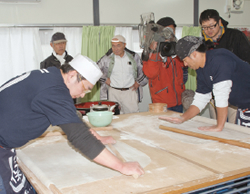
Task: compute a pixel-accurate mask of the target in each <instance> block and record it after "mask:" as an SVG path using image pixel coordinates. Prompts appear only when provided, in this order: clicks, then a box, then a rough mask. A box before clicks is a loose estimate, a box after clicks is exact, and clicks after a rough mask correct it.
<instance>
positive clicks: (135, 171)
mask: <svg viewBox="0 0 250 194" xmlns="http://www.w3.org/2000/svg"><path fill="white" fill-rule="evenodd" d="M94 161H95V162H97V163H99V164H102V165H104V166H107V167H109V168H112V169H114V170H117V171H119V172H120V173H122V174H124V175H133V176H134V177H135V176H141V175H142V174H144V170H143V168H142V167H141V166H140V164H139V163H138V162H122V161H121V160H120V159H119V158H118V157H116V156H115V155H114V154H112V153H111V152H110V151H109V150H108V149H107V148H105V149H104V150H103V151H102V152H101V153H100V154H99V155H98V156H96V157H95V158H94Z"/></svg>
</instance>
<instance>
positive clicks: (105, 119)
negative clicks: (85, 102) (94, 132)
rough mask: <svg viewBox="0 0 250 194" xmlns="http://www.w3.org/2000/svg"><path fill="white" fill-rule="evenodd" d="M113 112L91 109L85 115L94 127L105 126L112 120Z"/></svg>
mask: <svg viewBox="0 0 250 194" xmlns="http://www.w3.org/2000/svg"><path fill="white" fill-rule="evenodd" d="M113 114H114V113H113V112H111V111H92V112H88V113H87V116H88V119H89V122H90V123H91V125H93V126H94V127H106V126H108V125H109V124H110V123H111V122H112V119H113Z"/></svg>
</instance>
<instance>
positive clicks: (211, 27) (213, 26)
mask: <svg viewBox="0 0 250 194" xmlns="http://www.w3.org/2000/svg"><path fill="white" fill-rule="evenodd" d="M217 24H218V22H216V24H214V25H212V26H208V27H201V29H202V30H204V31H205V30H208V29H210V30H213V29H214V28H215V27H216V26H217Z"/></svg>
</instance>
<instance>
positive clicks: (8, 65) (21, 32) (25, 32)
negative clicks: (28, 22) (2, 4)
mask: <svg viewBox="0 0 250 194" xmlns="http://www.w3.org/2000/svg"><path fill="white" fill-rule="evenodd" d="M0 42H1V44H0V56H1V57H0V58H1V62H0V66H1V71H0V85H2V84H3V83H5V82H6V81H8V80H9V79H11V78H12V77H15V76H17V75H20V74H22V73H24V72H26V71H30V70H34V69H39V67H40V65H39V64H40V61H41V60H42V50H41V42H40V37H39V29H38V28H17V27H13V28H12V27H11V28H0Z"/></svg>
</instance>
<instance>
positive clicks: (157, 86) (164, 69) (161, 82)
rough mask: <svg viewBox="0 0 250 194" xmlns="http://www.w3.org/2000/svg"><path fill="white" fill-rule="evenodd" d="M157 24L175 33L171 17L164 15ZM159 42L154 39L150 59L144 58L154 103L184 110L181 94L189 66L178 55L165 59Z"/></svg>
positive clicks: (144, 69) (145, 72)
mask: <svg viewBox="0 0 250 194" xmlns="http://www.w3.org/2000/svg"><path fill="white" fill-rule="evenodd" d="M157 24H159V25H161V26H163V27H164V28H168V29H170V30H172V32H173V34H175V28H176V24H175V21H174V20H173V19H172V18H171V17H164V18H161V19H160V20H158V21H157ZM158 44H159V43H158V42H156V41H153V42H152V43H151V45H150V50H151V51H152V53H151V55H150V56H149V59H145V58H144V57H142V60H143V72H144V74H145V75H146V76H147V77H148V79H149V83H150V84H149V89H150V94H151V98H152V102H153V103H166V104H167V106H168V109H169V110H172V111H176V112H181V113H182V112H183V106H182V100H181V95H182V93H183V91H184V90H185V85H184V84H185V83H186V81H187V75H188V74H187V73H188V72H187V68H185V67H184V65H183V62H182V61H181V60H180V59H179V57H177V56H176V55H171V56H168V57H166V58H165V59H163V58H162V57H160V53H159V50H158V51H157V49H158V48H159V47H160V46H159V45H158Z"/></svg>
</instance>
